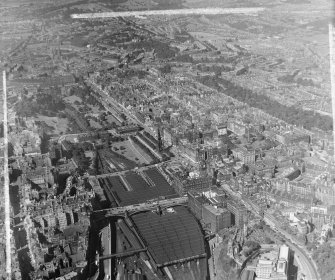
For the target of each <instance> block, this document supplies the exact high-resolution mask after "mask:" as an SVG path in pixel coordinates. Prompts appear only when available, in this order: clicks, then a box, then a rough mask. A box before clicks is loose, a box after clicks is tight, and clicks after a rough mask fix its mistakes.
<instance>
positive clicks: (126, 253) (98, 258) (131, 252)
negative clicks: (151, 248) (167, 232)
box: [95, 247, 148, 262]
mask: <svg viewBox="0 0 335 280" xmlns="http://www.w3.org/2000/svg"><path fill="white" fill-rule="evenodd" d="M147 250H148V248H146V247H145V248H140V249H134V250H129V251H124V252H120V253H114V254H108V255H102V256H100V255H99V254H96V256H95V260H96V262H99V261H103V260H107V259H112V258H123V257H128V256H131V255H135V254H138V253H141V252H145V251H147Z"/></svg>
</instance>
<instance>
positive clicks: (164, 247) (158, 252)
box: [132, 206, 205, 266]
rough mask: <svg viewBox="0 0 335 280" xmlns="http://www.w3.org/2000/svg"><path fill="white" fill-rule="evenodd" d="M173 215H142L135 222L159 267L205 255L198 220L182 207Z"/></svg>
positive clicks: (137, 215) (134, 219) (176, 209)
mask: <svg viewBox="0 0 335 280" xmlns="http://www.w3.org/2000/svg"><path fill="white" fill-rule="evenodd" d="M174 209H175V212H174V213H167V214H165V215H158V214H156V213H154V212H145V213H139V214H136V215H133V216H132V219H133V221H134V223H135V225H136V227H137V228H138V230H139V233H140V235H141V236H142V238H143V239H144V242H145V243H146V245H147V246H148V250H149V253H150V254H151V256H152V257H153V259H154V261H155V262H156V263H157V265H158V266H166V265H169V264H172V263H176V262H178V261H179V260H183V259H187V258H199V257H200V256H203V255H204V254H205V242H204V237H203V234H202V232H201V229H200V226H199V225H198V223H197V221H196V219H195V218H194V217H193V216H192V214H191V213H190V212H189V211H188V209H187V208H185V207H183V206H178V207H175V208H174Z"/></svg>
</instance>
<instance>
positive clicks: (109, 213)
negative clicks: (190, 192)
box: [94, 196, 188, 217]
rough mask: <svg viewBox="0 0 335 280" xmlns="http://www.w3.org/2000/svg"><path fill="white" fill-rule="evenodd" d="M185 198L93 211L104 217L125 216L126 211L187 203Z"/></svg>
mask: <svg viewBox="0 0 335 280" xmlns="http://www.w3.org/2000/svg"><path fill="white" fill-rule="evenodd" d="M187 200H188V198H187V197H184V196H183V197H177V198H170V199H163V200H159V201H152V202H145V203H140V204H135V205H128V206H121V207H115V208H108V209H103V210H98V211H95V212H94V213H104V216H105V217H113V216H126V213H128V215H133V214H135V213H137V212H143V211H148V210H154V209H157V207H161V208H168V207H172V206H177V205H184V204H186V203H187Z"/></svg>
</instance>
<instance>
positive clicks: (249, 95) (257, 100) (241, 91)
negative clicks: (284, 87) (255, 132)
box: [198, 76, 333, 131]
mask: <svg viewBox="0 0 335 280" xmlns="http://www.w3.org/2000/svg"><path fill="white" fill-rule="evenodd" d="M198 80H199V81H200V82H202V83H203V84H205V85H207V86H209V87H212V88H215V89H217V90H219V91H222V86H224V87H225V88H226V90H225V92H224V93H225V94H227V95H229V96H231V97H233V98H235V99H237V100H239V101H241V102H244V103H246V104H248V105H249V106H251V107H254V108H258V109H261V110H263V111H264V112H266V113H268V114H270V115H272V116H274V117H276V118H278V119H282V120H284V121H285V122H287V123H289V124H293V125H297V126H302V127H304V128H305V129H311V128H313V127H317V128H319V129H321V130H324V131H330V130H332V129H333V123H332V119H331V118H330V117H328V116H323V115H321V114H319V113H317V112H312V111H306V110H303V109H302V108H298V107H294V106H288V105H284V104H281V103H279V102H278V101H276V100H274V99H271V98H269V97H268V96H266V95H261V94H257V93H255V92H252V90H250V89H245V88H243V87H241V86H239V85H235V84H233V83H232V82H230V81H228V80H225V79H222V78H220V77H215V76H205V77H199V78H198ZM220 84H221V85H222V86H221V85H220Z"/></svg>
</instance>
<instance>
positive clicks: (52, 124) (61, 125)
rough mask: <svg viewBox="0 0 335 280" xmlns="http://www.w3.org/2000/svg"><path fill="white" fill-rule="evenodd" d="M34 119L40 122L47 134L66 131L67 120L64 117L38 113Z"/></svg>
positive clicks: (58, 133)
mask: <svg viewBox="0 0 335 280" xmlns="http://www.w3.org/2000/svg"><path fill="white" fill-rule="evenodd" d="M35 121H37V122H40V123H41V125H42V127H43V128H44V130H45V132H47V133H49V134H56V135H60V134H66V132H67V131H68V124H69V121H68V119H66V118H59V117H48V116H43V115H38V116H37V117H35ZM43 124H44V125H43Z"/></svg>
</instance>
